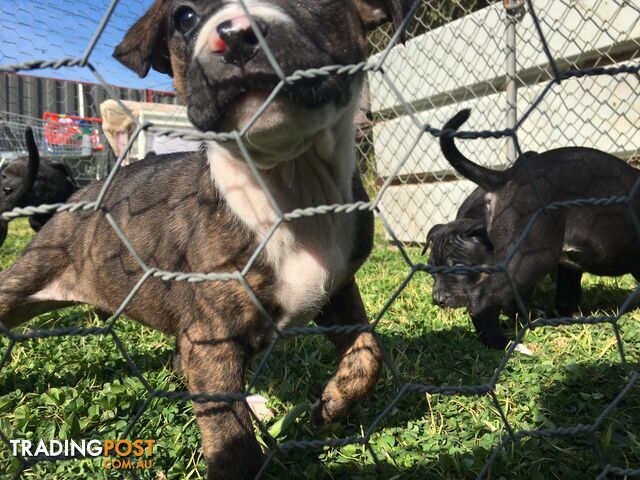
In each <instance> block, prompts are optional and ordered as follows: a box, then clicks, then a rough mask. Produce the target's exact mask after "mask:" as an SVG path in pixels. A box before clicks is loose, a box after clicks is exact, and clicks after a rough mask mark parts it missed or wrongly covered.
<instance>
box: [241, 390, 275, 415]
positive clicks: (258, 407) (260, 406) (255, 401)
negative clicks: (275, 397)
mask: <svg viewBox="0 0 640 480" xmlns="http://www.w3.org/2000/svg"><path fill="white" fill-rule="evenodd" d="M247 403H248V404H249V407H250V408H251V410H252V411H253V413H254V414H255V416H256V417H258V418H259V419H260V420H264V419H265V418H273V415H274V413H273V412H272V411H271V410H270V409H269V408H268V407H267V399H266V398H264V397H263V396H262V395H258V394H257V393H256V394H254V395H249V396H248V397H247Z"/></svg>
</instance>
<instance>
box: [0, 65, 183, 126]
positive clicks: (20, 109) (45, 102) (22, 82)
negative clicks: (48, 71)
mask: <svg viewBox="0 0 640 480" xmlns="http://www.w3.org/2000/svg"><path fill="white" fill-rule="evenodd" d="M113 90H114V92H115V93H116V94H117V95H118V96H119V97H120V98H121V99H123V100H134V101H147V100H151V101H153V102H154V103H180V102H179V101H178V99H177V97H176V96H175V95H173V94H171V93H168V92H159V91H153V90H135V89H132V88H119V87H114V88H113ZM79 91H80V89H79V88H78V83H77V82H72V81H66V80H57V79H51V78H42V77H33V76H28V75H13V74H0V112H10V113H15V114H19V115H26V116H28V117H33V118H42V114H43V113H44V112H54V113H68V114H72V115H82V116H84V117H99V116H100V103H102V102H103V101H104V100H106V99H107V98H109V95H108V94H107V92H106V90H105V89H104V88H103V87H102V86H101V85H97V84H91V83H83V84H82V93H83V97H84V112H81V111H80V106H81V105H80V102H79Z"/></svg>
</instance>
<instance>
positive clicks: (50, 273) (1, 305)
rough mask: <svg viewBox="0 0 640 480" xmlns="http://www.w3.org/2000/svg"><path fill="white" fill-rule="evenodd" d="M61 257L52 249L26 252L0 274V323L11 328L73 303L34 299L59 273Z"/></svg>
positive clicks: (34, 249)
mask: <svg viewBox="0 0 640 480" xmlns="http://www.w3.org/2000/svg"><path fill="white" fill-rule="evenodd" d="M62 258H63V255H62V254H60V252H59V251H57V250H56V249H39V248H30V249H28V250H26V251H25V253H24V254H23V255H22V256H20V258H18V260H16V262H15V263H14V264H13V265H11V266H10V267H9V268H7V269H6V270H4V271H2V272H0V322H2V324H3V325H4V326H5V327H8V328H13V327H16V326H18V325H20V324H21V323H23V322H25V321H27V320H29V319H31V318H33V317H35V316H36V315H39V314H41V313H44V312H48V311H51V310H55V309H56V308H61V307H64V306H66V305H71V304H73V302H71V301H69V302H63V301H56V300H48V299H46V298H35V296H36V294H37V293H38V292H39V291H40V290H42V289H43V288H44V287H45V286H46V285H47V284H48V283H49V282H50V281H51V280H52V279H54V278H55V276H56V272H58V271H59V270H60V262H61V261H62V260H61V259H62Z"/></svg>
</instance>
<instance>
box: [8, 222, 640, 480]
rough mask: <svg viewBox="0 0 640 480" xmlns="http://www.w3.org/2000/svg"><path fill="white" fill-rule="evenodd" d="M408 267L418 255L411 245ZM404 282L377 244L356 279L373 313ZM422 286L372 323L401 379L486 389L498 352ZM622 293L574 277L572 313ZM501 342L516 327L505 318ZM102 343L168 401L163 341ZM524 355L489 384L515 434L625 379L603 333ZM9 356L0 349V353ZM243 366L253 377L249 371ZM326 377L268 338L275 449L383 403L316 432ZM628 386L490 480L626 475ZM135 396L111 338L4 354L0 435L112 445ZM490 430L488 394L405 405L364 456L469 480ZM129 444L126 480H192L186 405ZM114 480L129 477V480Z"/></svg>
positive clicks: (119, 327) (50, 475)
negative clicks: (315, 413) (614, 470)
mask: <svg viewBox="0 0 640 480" xmlns="http://www.w3.org/2000/svg"><path fill="white" fill-rule="evenodd" d="M29 237H30V231H29V229H28V226H27V224H26V222H25V221H23V220H22V221H17V222H13V223H12V225H11V231H10V233H9V239H8V241H7V243H5V245H4V246H3V247H2V249H1V250H0V267H3V268H4V267H6V266H7V265H9V264H10V263H11V262H12V261H13V260H14V259H15V257H16V256H17V255H18V254H19V252H20V250H21V249H22V248H23V246H24V245H25V244H26V242H27V241H28V238H29ZM409 252H410V255H411V256H412V258H414V259H415V260H417V259H418V258H419V257H418V249H416V248H410V249H409ZM408 273H409V268H408V267H407V266H406V264H404V262H403V261H402V257H401V256H400V254H399V252H398V250H397V249H396V248H394V247H391V246H389V245H388V244H387V243H385V242H384V241H383V240H382V239H381V238H377V239H376V248H375V250H374V252H373V254H372V256H371V258H370V260H369V261H368V262H367V264H366V265H365V266H364V268H363V269H362V271H361V272H360V273H359V275H358V278H359V283H360V287H361V290H362V294H363V297H364V301H365V305H366V307H367V310H368V312H369V313H370V315H371V316H372V317H373V316H375V315H376V314H377V313H378V312H380V311H381V309H382V308H383V305H384V303H385V302H386V301H387V299H388V298H389V297H390V296H391V295H392V293H393V292H394V291H395V290H396V289H397V288H398V286H399V285H400V284H401V282H402V281H403V280H404V278H405V277H406V276H407V274H408ZM431 284H432V281H431V277H430V276H429V275H428V274H425V273H419V274H418V275H416V277H415V278H414V279H413V280H412V281H411V282H410V283H409V285H408V286H407V288H406V289H405V290H404V291H403V292H402V294H401V295H400V296H399V297H398V299H397V300H396V301H395V302H394V303H393V305H392V307H391V308H390V309H389V310H388V311H387V312H386V313H385V315H384V317H383V318H382V320H381V322H380V325H379V328H378V333H379V336H380V339H381V341H382V344H383V346H384V348H385V350H386V352H387V353H388V355H389V358H390V359H391V361H392V362H393V364H394V365H395V369H396V371H397V374H398V376H399V378H400V379H401V380H402V381H403V382H411V383H420V384H426V385H445V384H446V385H473V384H478V383H482V382H486V381H487V379H488V378H490V377H491V375H492V374H493V372H494V370H495V368H496V366H497V365H498V364H499V362H500V360H501V358H502V354H501V353H500V352H494V351H489V350H487V349H485V348H483V347H482V346H481V345H480V343H479V341H478V340H477V339H476V338H475V335H474V334H473V332H472V331H471V328H470V323H469V320H468V316H467V315H466V313H465V312H464V310H442V309H439V308H437V307H435V306H434V305H433V304H432V303H431V295H430V292H431ZM633 287H634V282H633V279H631V278H630V277H623V278H619V279H601V278H595V277H591V276H587V277H586V278H585V279H584V280H583V288H584V302H583V303H584V305H585V310H588V311H592V312H596V311H598V310H599V309H600V310H603V311H606V312H612V311H615V309H616V308H617V306H618V305H620V304H621V303H622V302H623V301H624V299H625V298H626V297H627V296H628V295H629V292H631V290H632V289H633ZM551 298H552V287H551V286H550V285H549V284H548V283H547V284H545V285H543V287H542V289H541V292H540V294H539V295H538V296H537V301H536V307H538V308H542V309H546V310H550V309H551V302H552V300H551ZM100 324H101V323H100V321H99V320H98V319H97V317H96V315H95V314H94V313H93V312H92V310H91V309H90V308H88V307H76V308H72V309H66V310H63V311H59V312H56V313H51V314H47V315H43V316H41V317H39V318H38V319H36V320H33V321H32V322H30V324H29V325H28V328H34V327H37V328H55V327H65V326H87V325H100ZM620 326H621V330H622V335H623V341H624V346H625V351H626V353H627V361H628V364H629V367H628V369H637V364H638V359H639V358H640V325H639V323H638V311H634V310H632V311H631V313H629V314H627V315H625V316H624V317H623V319H622V321H621V322H620ZM504 327H505V330H506V331H507V332H509V334H510V335H513V333H514V332H515V330H516V329H517V328H518V327H517V326H516V325H515V324H514V323H513V322H509V321H505V322H504ZM116 332H117V334H118V336H119V337H120V338H121V339H122V341H123V343H124V344H125V346H126V348H127V349H128V351H129V352H130V354H131V357H132V359H133V361H134V362H135V363H136V365H137V366H138V367H139V369H140V370H141V371H142V372H143V374H144V376H145V377H146V378H147V379H148V381H149V382H150V383H151V385H153V386H154V387H155V388H158V389H166V390H183V389H184V383H183V379H182V378H181V377H179V376H177V375H176V374H174V373H173V372H172V371H171V369H170V358H171V353H172V350H173V340H172V339H170V338H167V337H164V336H162V335H161V334H159V333H157V332H154V331H151V330H149V329H146V328H144V327H141V326H139V325H138V324H137V323H134V322H131V321H128V320H125V319H121V320H119V321H118V322H117V323H116ZM525 342H526V344H527V346H528V347H529V348H530V349H531V350H533V351H534V352H535V353H536V355H535V356H534V357H525V356H522V355H519V354H516V355H515V356H514V357H513V358H511V359H510V361H509V362H508V364H507V366H506V368H505V369H504V371H503V372H502V375H501V376H500V381H499V383H498V386H497V389H496V394H497V399H498V402H499V404H500V405H501V407H502V408H503V409H504V411H505V412H506V415H507V418H508V421H509V422H510V424H511V425H512V427H513V428H514V429H515V430H521V429H536V428H552V427H569V426H574V425H577V424H588V423H592V422H593V421H594V420H595V419H596V418H597V417H598V415H599V414H600V413H601V412H602V411H603V409H604V408H605V407H606V406H607V404H609V403H610V402H611V401H612V400H613V399H614V398H615V397H616V396H617V395H618V393H619V392H620V391H621V389H622V388H623V386H624V385H625V382H626V378H627V377H626V375H627V373H628V371H627V370H625V369H623V368H621V367H620V359H619V355H618V352H617V349H616V344H615V337H614V335H613V332H612V329H611V326H609V325H600V326H571V327H559V328H543V329H539V330H535V331H532V332H529V333H527V335H526V338H525ZM7 345H8V340H7V339H2V340H0V353H2V352H4V350H5V349H6V347H7ZM259 360H260V359H256V361H254V362H253V364H252V368H256V367H257V365H258V361H259ZM334 368H335V356H334V354H333V350H332V347H331V344H330V343H329V342H328V341H327V340H325V339H324V338H322V337H317V336H313V337H304V338H295V339H293V340H291V341H288V342H281V343H280V344H279V345H278V346H277V347H276V349H275V351H274V352H273V354H272V356H271V357H270V358H269V359H268V362H267V364H266V368H265V369H264V371H263V372H262V373H261V375H260V377H259V378H260V380H259V382H258V386H257V387H258V391H259V392H260V393H262V394H263V395H264V396H266V397H267V398H268V399H269V402H270V403H269V405H270V407H271V408H272V409H273V410H274V411H275V413H276V415H275V418H274V419H272V420H269V421H268V422H267V426H268V427H270V428H272V431H273V432H275V433H276V434H277V438H278V441H280V442H285V441H290V440H294V439H314V438H340V437H345V436H350V435H361V434H362V433H363V432H365V431H366V430H367V429H368V428H369V427H370V426H371V425H374V422H376V420H378V419H377V417H378V415H379V414H380V413H381V412H382V411H383V410H384V408H385V407H386V406H387V405H389V403H390V402H391V401H392V400H393V399H394V398H395V396H396V395H397V393H398V388H397V387H396V386H395V385H394V383H393V381H392V376H391V374H390V373H389V371H388V370H386V371H385V373H384V374H383V377H382V379H381V381H380V383H379V385H378V387H377V388H376V390H375V391H374V392H373V393H372V394H371V395H370V397H369V398H368V399H367V400H365V401H364V402H362V403H361V404H360V405H359V406H358V408H357V409H355V410H354V411H353V412H352V414H351V415H350V416H349V417H348V418H347V419H346V420H345V421H344V422H342V423H341V424H338V425H331V426H330V427H326V428H324V429H317V428H315V427H314V426H312V424H311V423H310V421H309V417H308V414H307V413H306V412H307V409H306V408H302V407H300V408H296V407H297V406H300V405H303V406H304V405H307V404H308V403H309V402H312V401H313V400H314V399H315V398H316V396H317V395H318V393H319V392H320V391H321V389H322V386H323V383H324V382H325V381H326V380H327V379H328V378H329V377H330V375H331V374H332V372H333V370H334ZM639 390H640V389H639V388H638V387H636V388H635V389H634V390H633V391H632V392H631V393H630V394H629V395H628V396H627V397H626V398H625V400H624V401H623V402H622V403H621V404H620V405H619V407H618V408H617V409H616V410H614V411H613V412H612V414H611V415H610V416H609V417H608V418H606V419H605V420H604V422H603V423H602V424H601V426H600V428H598V429H597V430H596V431H595V432H594V433H593V434H582V435H578V436H568V437H563V438H553V439H545V438H525V439H523V440H521V442H520V444H519V445H510V446H508V447H507V448H506V449H505V450H504V451H503V453H502V454H500V456H499V457H498V458H497V461H496V462H495V464H494V468H493V470H492V471H491V474H490V476H489V478H493V479H510V478H520V479H555V478H557V479H582V478H594V477H595V476H596V474H597V473H598V472H599V471H600V469H599V468H598V467H597V465H598V462H599V461H603V462H605V463H613V464H616V465H618V466H621V467H627V466H629V467H635V468H640V439H639V437H638V435H639V432H640V392H639ZM146 398H147V396H146V393H145V390H144V388H143V386H142V384H141V382H140V381H139V380H138V378H137V377H136V376H135V375H133V374H132V373H131V372H130V371H129V368H128V367H127V364H126V362H125V360H124V359H123V357H122V355H121V354H120V353H119V351H118V350H117V348H116V346H115V344H114V342H113V340H112V338H111V337H102V336H90V337H84V338H80V337H64V338H49V339H43V340H34V341H29V342H27V343H21V344H18V345H17V346H16V347H15V348H14V349H13V352H12V356H11V360H10V361H9V362H8V364H7V365H6V366H5V367H4V368H3V369H2V370H1V371H0V428H1V430H2V432H3V433H4V434H5V435H6V436H7V437H8V438H27V439H40V438H42V439H45V440H47V439H50V438H59V439H65V438H75V439H82V438H84V439H90V438H98V439H105V438H116V437H118V436H119V435H120V434H121V432H122V431H123V430H124V428H125V427H126V425H127V423H128V422H129V421H130V419H131V418H132V416H133V415H134V413H135V412H136V411H137V410H138V409H139V408H140V407H141V405H142V404H143V403H144V401H145V399H146ZM504 434H505V427H504V424H503V422H502V420H501V419H500V416H499V414H498V411H497V410H496V408H495V406H494V405H493V403H492V401H491V398H490V397H489V396H443V395H420V394H417V393H409V394H407V395H406V396H405V397H403V398H402V399H401V400H400V402H398V404H397V405H396V406H395V407H394V408H393V409H391V410H390V411H389V412H388V414H387V415H386V416H384V418H382V419H381V420H380V421H379V423H377V424H376V426H375V428H374V433H373V435H372V436H371V445H372V448H373V450H374V451H375V453H376V455H377V456H378V458H379V459H380V461H381V463H382V466H383V468H384V469H385V471H386V473H387V475H388V476H389V477H390V478H402V479H405V478H409V479H411V478H416V479H418V478H419V479H424V478H434V479H458V478H461V479H462V478H474V477H475V475H477V473H478V472H479V470H480V469H481V468H482V465H483V464H484V462H485V461H486V459H487V456H488V455H490V454H491V452H492V451H493V450H494V449H495V447H496V445H498V443H499V442H500V439H501V437H502V436H503V435H504ZM132 436H133V437H135V438H152V439H156V440H158V448H157V449H156V455H155V457H154V462H155V465H154V468H153V469H152V470H151V471H148V472H144V471H137V475H138V476H139V477H141V478H153V479H156V478H158V479H163V478H167V479H196V478H205V468H204V465H203V463H202V458H201V455H200V451H199V433H198V429H197V426H196V424H195V421H194V417H193V415H192V409H191V406H190V405H189V404H188V403H176V402H170V401H167V400H158V399H156V400H154V401H152V402H151V405H150V406H149V408H148V409H147V411H146V412H145V413H144V414H143V415H142V417H141V418H140V420H139V421H138V422H137V423H136V426H135V429H134V431H133V434H132ZM17 465H18V464H17V461H16V460H15V459H13V458H12V457H11V455H10V451H9V449H8V448H7V447H6V446H4V445H3V446H0V479H5V478H10V477H11V474H12V473H13V472H15V470H16V468H17ZM23 476H24V477H25V478H34V479H64V480H67V479H83V480H84V479H89V478H90V479H101V478H120V477H119V476H118V475H117V474H114V473H111V474H108V473H106V472H105V470H103V469H102V467H101V465H100V463H99V462H98V461H96V460H79V461H71V462H59V463H41V464H38V465H36V466H34V467H32V468H30V469H29V470H27V471H26V472H25V473H24V474H23ZM126 478H131V476H130V475H128V476H126ZM267 478H272V479H299V478H334V479H344V478H353V479H377V478H384V476H383V475H381V474H380V473H379V472H378V471H377V470H376V468H375V465H374V462H373V460H372V458H371V456H370V455H369V454H368V453H367V451H366V449H365V448H364V447H361V446H352V445H350V446H346V447H344V448H338V449H328V448H327V449H323V450H316V451H296V452H294V453H292V454H290V455H277V456H276V457H275V459H274V462H273V464H272V465H271V468H270V469H269V471H268V475H267Z"/></svg>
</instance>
